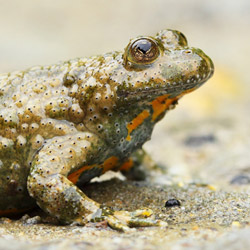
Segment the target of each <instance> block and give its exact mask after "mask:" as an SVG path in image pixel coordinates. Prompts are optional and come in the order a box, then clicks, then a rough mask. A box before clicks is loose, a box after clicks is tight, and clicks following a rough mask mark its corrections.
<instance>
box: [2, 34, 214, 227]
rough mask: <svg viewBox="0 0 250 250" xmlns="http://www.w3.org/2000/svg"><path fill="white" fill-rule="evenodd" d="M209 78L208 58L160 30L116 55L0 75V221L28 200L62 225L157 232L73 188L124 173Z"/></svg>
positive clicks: (133, 216)
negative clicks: (159, 126)
mask: <svg viewBox="0 0 250 250" xmlns="http://www.w3.org/2000/svg"><path fill="white" fill-rule="evenodd" d="M212 74H213V63H212V61H211V60H210V59H209V57H208V56H206V55H205V54H204V53H203V52H202V51H201V50H200V49H196V48H191V47H188V45H187V40H186V38H185V37H184V35H183V34H182V33H180V32H178V31H174V30H163V31H161V32H159V33H158V34H156V36H155V37H138V38H136V39H133V40H131V41H130V43H129V44H128V46H127V47H126V48H125V51H124V52H111V53H107V54H104V55H101V56H94V57H90V58H79V59H75V60H70V61H67V62H63V63H60V64H55V65H51V66H44V67H33V68H30V69H28V70H26V71H20V72H14V73H9V74H2V75H0V98H1V99H0V214H1V215H6V214H10V213H14V212H18V211H24V210H25V209H27V208H30V207H31V206H32V205H33V204H34V202H35V201H36V203H37V204H38V205H39V206H40V207H41V208H42V209H43V210H44V211H45V212H47V213H49V214H50V215H51V216H54V217H56V218H58V219H59V221H61V222H62V223H73V222H75V223H78V224H82V225H83V224H85V223H86V222H88V221H90V220H91V219H98V218H106V219H107V221H108V223H109V224H110V225H111V226H112V227H113V228H116V229H121V230H126V229H127V228H128V225H132V224H133V223H131V221H133V220H134V221H135V220H137V221H138V223H137V225H141V226H145V225H158V224H160V222H159V221H154V220H148V223H147V219H150V218H147V219H145V218H142V217H147V216H150V215H151V211H150V210H147V209H144V210H137V211H136V212H132V213H128V212H126V211H119V212H115V211H111V210H109V209H108V208H104V207H101V206H100V204H98V203H97V202H95V201H93V200H91V199H90V198H88V197H87V196H86V195H85V194H84V193H83V191H81V190H80V189H79V188H78V187H77V186H79V185H80V184H82V183H86V182H88V181H89V180H91V178H93V177H95V176H99V175H101V174H103V173H104V172H106V171H107V170H110V169H112V170H119V169H126V168H129V167H131V165H132V162H131V160H130V159H129V157H130V155H131V154H132V153H133V152H135V151H136V150H137V149H140V148H141V147H142V145H143V143H144V142H146V141H147V140H149V138H150V136H151V133H152V129H153V127H154V125H155V124H156V122H158V121H159V120H160V119H162V118H163V116H164V115H165V113H166V111H167V110H169V109H170V108H172V107H173V106H174V105H175V104H176V103H177V101H178V99H179V98H181V97H182V96H183V95H185V94H186V93H189V92H191V91H193V90H195V89H197V88H198V87H199V86H201V85H202V84H203V83H204V82H205V81H206V80H208V78H210V77H211V75H212ZM120 215H121V216H120ZM119 216H120V217H123V218H124V216H125V217H126V220H125V222H122V221H121V220H120V217H119Z"/></svg>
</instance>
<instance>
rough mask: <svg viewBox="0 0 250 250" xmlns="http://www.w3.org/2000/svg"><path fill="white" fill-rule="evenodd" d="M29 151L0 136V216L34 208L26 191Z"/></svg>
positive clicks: (33, 202) (32, 201) (33, 203)
mask: <svg viewBox="0 0 250 250" xmlns="http://www.w3.org/2000/svg"><path fill="white" fill-rule="evenodd" d="M28 153H29V150H28V149H27V148H26V147H25V146H24V145H15V143H14V142H13V141H12V140H11V139H8V138H5V137H2V136H0V216H6V215H11V214H16V213H22V212H25V211H27V210H28V209H30V208H32V207H34V206H35V201H34V200H33V199H32V198H31V197H30V196H29V194H28V191H27V176H28V173H29V166H28V164H27V161H26V160H27V155H28Z"/></svg>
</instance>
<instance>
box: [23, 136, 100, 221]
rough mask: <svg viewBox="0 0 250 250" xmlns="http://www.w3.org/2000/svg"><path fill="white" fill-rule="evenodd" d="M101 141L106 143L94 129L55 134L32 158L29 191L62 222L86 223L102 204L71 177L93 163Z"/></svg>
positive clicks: (40, 204) (42, 206)
mask: <svg viewBox="0 0 250 250" xmlns="http://www.w3.org/2000/svg"><path fill="white" fill-rule="evenodd" d="M98 144H99V146H102V145H101V142H100V141H99V140H98V139H97V138H96V136H94V135H92V134H90V133H83V132H79V133H75V134H72V135H65V136H60V137H59V136H58V137H54V138H53V139H50V140H48V141H47V142H46V143H45V145H44V147H43V148H42V149H41V150H40V151H39V152H38V153H37V155H36V156H35V158H34V160H33V162H32V166H31V171H30V175H29V177H28V183H27V187H28V191H29V193H30V195H31V196H32V197H33V198H35V200H36V202H37V204H38V205H39V206H40V207H41V208H42V209H43V210H44V211H45V212H47V213H49V214H50V215H51V216H53V217H56V218H57V219H58V220H59V221H61V222H62V223H66V224H69V223H72V222H75V223H78V224H80V225H84V224H85V223H86V222H88V221H89V220H90V219H91V216H92V214H94V213H96V212H97V211H98V209H99V207H100V204H98V203H97V202H95V201H93V200H91V199H89V198H88V197H87V196H86V195H85V194H84V193H83V192H82V191H81V190H80V189H79V188H78V187H77V186H76V185H74V183H73V182H72V181H70V180H69V179H68V176H69V175H70V174H71V173H73V172H79V173H80V172H81V171H79V170H81V169H84V167H89V166H90V165H89V162H90V161H92V162H93V158H94V156H95V158H97V157H96V155H97V152H96V151H97V150H98V149H97V147H98ZM87 159H89V160H88V161H89V162H88V161H87ZM101 171H102V170H101V169H100V173H101ZM76 176H77V174H76V175H75V178H76Z"/></svg>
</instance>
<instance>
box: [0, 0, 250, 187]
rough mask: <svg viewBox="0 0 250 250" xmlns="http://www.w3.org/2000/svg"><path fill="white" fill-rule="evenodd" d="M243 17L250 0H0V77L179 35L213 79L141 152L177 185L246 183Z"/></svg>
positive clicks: (249, 51) (249, 49)
mask: <svg viewBox="0 0 250 250" xmlns="http://www.w3.org/2000/svg"><path fill="white" fill-rule="evenodd" d="M249 13H250V1H249V0H238V1H232V0H204V1H200V0H189V1H186V0H179V1H177V0H125V1H121V0H98V1H97V0H71V1H69V0H53V1H51V0H36V1H32V0H22V1H20V0H11V1H3V0H0V32H1V36H0V72H1V73H5V72H9V71H15V70H22V69H26V68H27V67H31V66H33V65H46V64H52V63H56V62H58V61H61V60H68V59H71V58H74V57H81V56H91V55H95V54H100V53H104V52H108V51H113V50H123V49H124V47H125V46H126V45H127V43H128V41H129V39H130V38H133V37H136V36H138V35H154V34H155V33H156V32H158V31H159V30H161V29H164V28H171V29H177V30H180V31H182V32H183V33H184V34H185V36H186V37H187V39H188V41H189V44H190V45H191V46H194V47H199V48H201V49H202V50H204V51H205V53H207V54H208V55H209V56H210V57H211V58H212V60H213V61H214V64H215V75H214V77H213V78H212V79H211V80H209V82H207V83H206V84H205V85H204V86H203V87H202V88H200V89H199V90H197V91H196V92H195V93H192V94H190V95H188V96H185V97H184V98H183V100H181V101H180V104H179V105H178V106H177V108H176V110H175V111H171V112H170V113H169V114H168V115H167V116H166V117H165V119H164V120H163V121H162V122H161V123H160V124H159V125H158V126H157V128H156V129H155V131H154V134H153V137H152V141H151V142H149V143H147V144H146V149H147V150H148V151H150V153H151V155H152V157H153V158H154V160H155V161H156V162H157V163H159V164H160V165H162V166H164V167H167V171H168V173H167V176H174V178H176V180H177V181H178V180H184V181H188V182H190V181H194V180H201V182H212V183H216V184H217V185H220V183H222V185H224V182H226V183H233V182H234V181H235V178H236V183H237V180H238V182H239V180H240V181H242V179H241V176H243V177H244V178H245V179H244V181H245V182H247V183H250V177H249V173H248V172H250V154H249V146H250V136H249V127H250V126H249V125H250V118H249V112H250V111H249V109H250V102H249V100H248V99H249V97H248V96H249V93H250V87H249V86H250V84H249V83H250V74H249V66H250V63H249V56H250V32H249V31H250V15H249ZM163 177H164V178H163ZM163 177H162V179H161V178H159V176H158V179H157V181H162V182H163V183H166V180H167V177H166V176H163ZM237 178H239V179H237Z"/></svg>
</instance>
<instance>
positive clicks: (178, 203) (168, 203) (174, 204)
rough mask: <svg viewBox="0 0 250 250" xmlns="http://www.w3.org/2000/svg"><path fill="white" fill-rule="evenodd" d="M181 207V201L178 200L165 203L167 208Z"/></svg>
mask: <svg viewBox="0 0 250 250" xmlns="http://www.w3.org/2000/svg"><path fill="white" fill-rule="evenodd" d="M180 205H181V203H180V201H178V200H176V199H169V200H167V201H166V203H165V207H175V206H178V207H179V206H180Z"/></svg>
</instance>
